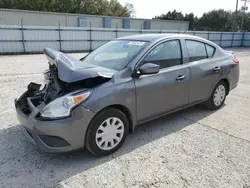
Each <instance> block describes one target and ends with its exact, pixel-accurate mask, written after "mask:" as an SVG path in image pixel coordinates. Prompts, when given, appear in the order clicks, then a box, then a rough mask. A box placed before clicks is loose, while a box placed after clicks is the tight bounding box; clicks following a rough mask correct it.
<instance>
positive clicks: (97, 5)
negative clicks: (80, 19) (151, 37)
mask: <svg viewBox="0 0 250 188" xmlns="http://www.w3.org/2000/svg"><path fill="white" fill-rule="evenodd" d="M0 8H7V9H21V10H34V11H48V12H66V13H78V14H95V15H107V16H123V17H130V16H131V15H132V14H133V13H134V7H133V5H131V4H128V5H126V6H122V5H121V4H120V3H119V2H118V1H117V0H0Z"/></svg>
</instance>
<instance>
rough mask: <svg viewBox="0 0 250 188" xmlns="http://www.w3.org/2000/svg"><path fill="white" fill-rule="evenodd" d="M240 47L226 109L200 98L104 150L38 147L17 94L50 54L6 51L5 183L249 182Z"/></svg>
mask: <svg viewBox="0 0 250 188" xmlns="http://www.w3.org/2000/svg"><path fill="white" fill-rule="evenodd" d="M235 50H236V52H237V53H236V54H237V57H239V59H240V67H241V77H240V83H239V85H238V87H237V89H235V90H233V91H232V92H231V93H230V95H229V96H228V98H227V100H226V104H225V106H224V107H223V108H222V109H220V110H218V111H216V112H211V111H208V110H206V109H204V108H202V107H200V106H197V107H192V108H189V109H187V110H184V111H182V112H178V113H175V114H173V115H170V116H168V117H165V118H161V119H158V120H155V121H152V122H150V123H147V124H145V125H142V126H140V127H138V128H137V129H136V131H135V133H134V134H132V135H129V136H128V138H127V141H126V142H125V144H124V145H123V147H122V148H121V149H120V150H119V151H118V152H117V153H116V154H115V155H113V156H109V157H104V158H96V157H93V156H92V155H91V154H89V153H88V152H86V151H78V152H73V153H69V154H63V155H62V154H57V155H56V154H45V153H42V152H39V151H37V150H36V148H35V147H34V146H33V145H32V144H31V143H29V142H28V141H27V140H26V138H25V137H24V135H23V133H22V131H21V128H20V125H19V123H18V121H17V118H16V116H15V110H14V104H13V101H14V99H15V98H16V97H17V96H19V95H20V94H21V93H22V92H24V91H25V88H26V86H27V84H28V83H29V82H30V81H36V82H42V81H43V78H42V72H43V71H44V70H45V69H46V68H47V63H46V62H47V61H46V59H45V57H44V56H43V55H22V56H0V62H1V63H0V70H1V73H0V83H1V88H0V102H1V105H0V187H4V188H8V187H11V188H21V187H25V188H26V187H30V188H31V187H32V188H35V187H66V188H67V187H87V188H92V187H98V188H99V187H115V188H117V187H129V188H136V187H143V188H146V187H171V188H175V187H202V188H203V187H216V188H217V187H227V188H228V187H233V188H238V187H239V188H243V187H244V188H250V79H249V75H250V49H235ZM81 55H82V54H73V56H75V57H81Z"/></svg>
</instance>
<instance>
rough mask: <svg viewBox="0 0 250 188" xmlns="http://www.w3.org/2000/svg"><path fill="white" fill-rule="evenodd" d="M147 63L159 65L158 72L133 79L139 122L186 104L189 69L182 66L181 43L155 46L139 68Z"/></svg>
mask: <svg viewBox="0 0 250 188" xmlns="http://www.w3.org/2000/svg"><path fill="white" fill-rule="evenodd" d="M149 62H150V63H156V64H158V65H159V66H160V71H159V73H157V74H152V75H141V76H140V77H139V78H135V86H136V96H137V120H138V122H141V121H144V120H147V119H150V118H153V117H156V116H160V115H162V114H164V113H167V112H169V111H172V110H175V109H178V108H180V107H182V106H185V105H187V104H188V89H189V69H188V68H187V65H183V59H182V52H181V45H180V41H179V40H171V41H166V42H162V43H161V44H159V45H157V46H156V47H155V48H154V49H153V50H152V51H151V52H149V53H148V55H147V56H146V57H145V58H144V60H143V61H142V63H141V64H140V66H141V65H142V64H145V63H149Z"/></svg>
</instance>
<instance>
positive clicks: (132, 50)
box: [82, 40, 147, 70]
mask: <svg viewBox="0 0 250 188" xmlns="http://www.w3.org/2000/svg"><path fill="white" fill-rule="evenodd" d="M146 43H147V42H142V41H121V40H117V41H110V42H108V43H106V44H104V45H103V46H101V47H99V48H97V49H96V50H95V51H93V52H92V53H90V54H89V55H88V56H87V57H86V58H84V59H83V60H82V61H83V63H87V64H92V65H97V66H100V67H105V68H108V69H113V70H122V69H124V68H125V67H126V66H127V65H128V63H129V62H130V61H131V60H132V58H133V57H135V55H136V54H137V53H138V52H139V51H140V50H141V49H143V48H144V47H145V45H146Z"/></svg>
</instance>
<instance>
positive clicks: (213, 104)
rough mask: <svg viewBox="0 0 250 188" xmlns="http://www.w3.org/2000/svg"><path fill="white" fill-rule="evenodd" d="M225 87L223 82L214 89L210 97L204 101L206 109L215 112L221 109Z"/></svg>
mask: <svg viewBox="0 0 250 188" xmlns="http://www.w3.org/2000/svg"><path fill="white" fill-rule="evenodd" d="M227 90H228V88H227V85H226V83H225V82H224V81H220V82H219V83H218V84H217V85H216V86H215V88H214V90H213V92H212V94H211V96H210V97H209V99H208V100H207V101H206V103H205V104H206V106H207V108H209V109H211V110H216V109H219V108H221V106H222V105H223V104H224V102H225V100H226V95H227Z"/></svg>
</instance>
